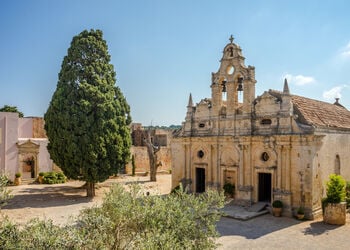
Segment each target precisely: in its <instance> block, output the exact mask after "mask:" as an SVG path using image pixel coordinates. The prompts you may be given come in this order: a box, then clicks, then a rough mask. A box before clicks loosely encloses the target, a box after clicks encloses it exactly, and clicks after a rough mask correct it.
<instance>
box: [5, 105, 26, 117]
mask: <svg viewBox="0 0 350 250" xmlns="http://www.w3.org/2000/svg"><path fill="white" fill-rule="evenodd" d="M0 112H13V113H18V116H19V117H23V113H22V112H20V111H19V110H18V109H17V107H16V106H9V105H4V107H2V108H0Z"/></svg>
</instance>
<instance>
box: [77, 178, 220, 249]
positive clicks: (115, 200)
mask: <svg viewBox="0 0 350 250" xmlns="http://www.w3.org/2000/svg"><path fill="white" fill-rule="evenodd" d="M223 201H224V197H223V195H220V194H218V192H216V191H208V192H207V193H204V194H201V195H199V196H195V195H192V194H186V193H185V192H183V190H182V188H180V190H178V191H177V192H176V194H171V195H168V196H165V197H160V196H144V194H143V192H142V190H141V189H140V188H139V187H138V186H132V187H131V191H130V192H125V190H124V188H123V187H122V186H120V185H116V186H114V187H113V188H112V189H111V191H110V193H109V194H107V195H106V197H105V199H104V202H103V205H102V207H101V208H94V209H87V210H85V211H84V212H83V214H82V215H81V218H80V221H79V224H80V225H81V227H82V230H84V240H83V241H84V242H86V244H87V245H84V247H85V248H90V247H93V246H97V248H107V249H115V248H117V249H124V248H127V249H211V248H215V243H214V238H215V237H216V236H218V235H217V232H216V229H215V223H216V221H217V220H218V219H219V218H220V212H219V209H220V208H221V207H222V206H223ZM89 240H93V241H91V242H89Z"/></svg>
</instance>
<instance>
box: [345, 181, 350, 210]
mask: <svg viewBox="0 0 350 250" xmlns="http://www.w3.org/2000/svg"><path fill="white" fill-rule="evenodd" d="M345 191H346V195H345V201H346V206H347V207H350V181H347V182H346V188H345Z"/></svg>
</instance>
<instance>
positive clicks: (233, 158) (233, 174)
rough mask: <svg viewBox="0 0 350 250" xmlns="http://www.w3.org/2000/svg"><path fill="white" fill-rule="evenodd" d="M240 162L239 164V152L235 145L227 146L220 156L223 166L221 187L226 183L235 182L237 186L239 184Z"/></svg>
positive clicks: (221, 165)
mask: <svg viewBox="0 0 350 250" xmlns="http://www.w3.org/2000/svg"><path fill="white" fill-rule="evenodd" d="M238 164H239V153H238V152H237V150H236V149H234V148H233V147H227V148H226V149H225V150H223V151H222V154H221V157H220V168H221V171H222V173H221V180H220V182H221V187H223V186H224V185H225V183H230V184H233V185H234V186H235V187H237V186H238V176H237V172H238Z"/></svg>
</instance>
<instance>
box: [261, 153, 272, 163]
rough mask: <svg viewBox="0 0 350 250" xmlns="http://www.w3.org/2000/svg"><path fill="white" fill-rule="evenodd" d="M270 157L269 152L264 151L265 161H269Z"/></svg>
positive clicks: (263, 158) (263, 157)
mask: <svg viewBox="0 0 350 250" xmlns="http://www.w3.org/2000/svg"><path fill="white" fill-rule="evenodd" d="M269 158H270V156H269V154H268V153H266V152H264V153H262V155H261V159H262V160H263V161H268V160H269Z"/></svg>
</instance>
